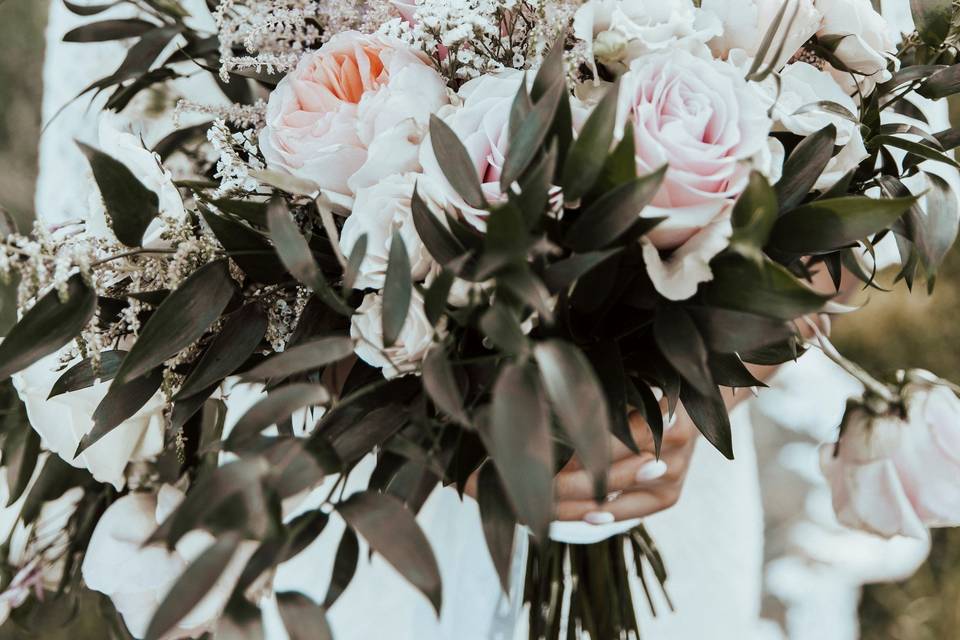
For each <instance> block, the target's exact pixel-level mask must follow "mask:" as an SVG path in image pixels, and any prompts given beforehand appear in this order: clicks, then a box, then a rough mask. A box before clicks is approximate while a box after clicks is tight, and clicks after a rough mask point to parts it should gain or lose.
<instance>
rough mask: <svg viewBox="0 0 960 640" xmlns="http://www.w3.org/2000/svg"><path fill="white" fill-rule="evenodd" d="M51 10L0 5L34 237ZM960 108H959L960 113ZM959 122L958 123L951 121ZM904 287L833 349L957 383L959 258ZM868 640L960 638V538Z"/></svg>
mask: <svg viewBox="0 0 960 640" xmlns="http://www.w3.org/2000/svg"><path fill="white" fill-rule="evenodd" d="M47 4H48V2H47V0H0V42H2V43H3V44H4V46H3V51H4V55H3V56H2V57H0V207H2V208H4V209H6V210H7V211H8V212H9V213H10V214H11V215H12V216H13V218H14V220H15V221H16V223H17V226H18V228H19V229H20V230H27V229H28V228H29V224H30V219H31V217H32V210H33V204H32V203H33V192H34V184H35V180H36V173H37V143H38V139H39V136H40V130H41V122H40V98H41V90H42V84H43V83H42V76H41V68H42V63H43V43H44V39H43V28H44V24H45V20H46V9H47ZM954 106H956V105H954ZM955 121H956V119H955ZM922 289H923V288H922V287H919V288H918V289H917V290H916V291H914V292H913V293H910V292H908V291H907V290H906V288H905V287H904V286H903V285H902V284H900V285H898V286H897V288H896V290H895V291H894V293H892V294H888V295H884V296H876V297H874V298H873V299H872V301H871V302H870V304H869V305H868V307H867V308H866V309H864V310H863V311H861V312H860V313H857V314H854V316H853V317H852V318H845V319H844V320H843V321H842V322H838V323H837V326H836V328H835V334H834V335H835V342H836V343H837V345H838V346H839V347H840V348H841V350H843V351H845V352H846V353H847V354H848V355H849V356H851V357H853V359H855V360H857V361H859V362H860V363H862V364H863V365H865V366H867V368H868V369H870V370H871V371H872V372H873V373H876V374H883V373H889V372H891V371H893V370H896V369H898V368H901V367H904V366H907V365H908V364H909V365H911V366H920V367H923V368H926V369H930V370H931V371H934V372H936V373H937V374H938V375H941V376H944V377H947V378H950V379H953V380H960V322H958V313H960V255H958V252H954V253H953V254H952V256H951V258H950V259H949V260H948V262H947V264H946V265H945V267H944V269H943V271H942V273H941V276H940V278H939V281H938V283H937V288H936V291H935V293H934V295H933V296H928V295H927V294H926V292H925V291H923V290H922ZM860 622H861V630H862V631H861V634H862V636H861V637H862V638H864V639H865V640H956V638H958V637H960V631H958V630H960V530H953V531H951V530H939V531H936V532H934V536H933V551H932V553H931V555H930V559H929V560H928V561H927V562H926V563H925V564H924V565H923V566H922V567H921V568H920V570H919V571H918V572H917V573H916V574H915V575H914V576H913V577H912V578H910V579H908V580H906V581H904V582H901V583H897V584H884V585H870V586H868V587H866V588H865V589H864V592H863V596H862V600H861V604H860Z"/></svg>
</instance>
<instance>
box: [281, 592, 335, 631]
mask: <svg viewBox="0 0 960 640" xmlns="http://www.w3.org/2000/svg"><path fill="white" fill-rule="evenodd" d="M277 608H279V609H280V618H281V619H282V620H283V626H284V627H285V628H286V630H287V636H288V637H289V638H290V640H333V632H332V631H331V630H330V623H329V622H327V614H326V612H325V611H324V610H323V607H321V606H320V605H318V604H317V603H316V602H314V601H313V600H311V599H310V598H308V597H307V596H305V595H303V594H302V593H297V592H295V591H281V592H280V593H278V594H277Z"/></svg>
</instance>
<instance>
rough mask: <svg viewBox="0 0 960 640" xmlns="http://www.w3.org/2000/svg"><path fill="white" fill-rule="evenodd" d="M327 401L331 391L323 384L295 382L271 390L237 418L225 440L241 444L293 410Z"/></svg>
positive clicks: (292, 412) (285, 417) (284, 418)
mask: <svg viewBox="0 0 960 640" xmlns="http://www.w3.org/2000/svg"><path fill="white" fill-rule="evenodd" d="M329 401H330V393H329V392H328V391H327V390H326V388H325V387H323V385H319V384H309V383H298V384H290V385H286V386H284V387H278V388H276V389H272V390H271V391H270V392H269V394H268V395H267V397H266V398H264V399H263V400H261V401H260V402H258V403H257V404H255V405H253V407H251V408H250V409H249V410H248V411H247V412H246V413H245V414H243V416H242V417H241V418H240V419H239V420H238V421H237V424H236V426H234V427H233V431H231V432H230V435H229V436H228V439H229V441H230V442H231V443H240V442H242V441H243V440H245V439H248V438H252V437H254V436H256V435H257V434H258V433H260V432H261V431H263V430H264V429H266V428H267V427H269V426H270V425H273V424H277V423H279V422H281V421H283V420H286V419H287V418H289V417H290V416H292V415H293V414H294V413H295V412H296V411H298V410H300V409H303V408H306V407H314V406H320V405H325V404H326V403H328V402H329Z"/></svg>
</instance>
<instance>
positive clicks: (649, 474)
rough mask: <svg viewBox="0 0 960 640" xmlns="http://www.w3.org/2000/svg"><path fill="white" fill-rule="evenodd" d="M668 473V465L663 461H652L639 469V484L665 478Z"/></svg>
mask: <svg viewBox="0 0 960 640" xmlns="http://www.w3.org/2000/svg"><path fill="white" fill-rule="evenodd" d="M666 472H667V463H666V462H664V461H663V460H651V461H650V462H647V463H646V464H644V465H643V466H642V467H640V468H639V469H637V482H649V481H650V480H656V479H657V478H660V477H663V475H664V474H665V473H666Z"/></svg>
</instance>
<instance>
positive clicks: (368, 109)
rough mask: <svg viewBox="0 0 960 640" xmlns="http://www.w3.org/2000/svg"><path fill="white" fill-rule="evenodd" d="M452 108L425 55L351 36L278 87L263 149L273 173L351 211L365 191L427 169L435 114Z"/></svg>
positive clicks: (312, 56)
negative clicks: (424, 159)
mask: <svg viewBox="0 0 960 640" xmlns="http://www.w3.org/2000/svg"><path fill="white" fill-rule="evenodd" d="M446 103H447V90H446V85H445V83H444V81H443V78H441V77H440V75H439V74H437V72H436V71H435V70H434V69H433V68H432V67H431V66H430V64H429V62H428V61H427V59H426V58H425V56H423V55H422V54H420V53H419V52H416V51H414V50H413V49H411V48H410V47H408V46H407V45H405V44H404V43H402V42H400V41H398V40H393V39H390V38H386V37H382V36H367V35H363V34H360V33H357V32H352V31H350V32H344V33H340V34H337V35H335V36H334V37H333V38H331V39H330V41H329V42H327V43H326V44H324V45H323V47H321V48H320V49H319V50H317V51H313V52H310V53H307V54H306V55H304V56H303V58H301V60H300V62H299V64H298V65H297V67H296V69H294V70H293V71H292V72H291V73H290V74H289V75H287V76H286V77H285V78H284V79H283V80H281V81H280V83H279V84H278V85H277V87H276V89H275V90H274V91H273V93H272V94H271V95H270V100H269V102H268V105H267V123H266V126H265V127H264V129H263V131H262V132H261V134H260V149H261V151H262V152H263V155H264V157H265V158H266V160H267V164H268V165H269V166H270V167H271V168H275V169H276V168H279V169H282V170H285V171H288V172H289V173H291V174H293V175H295V176H297V177H300V178H304V179H307V180H310V181H312V182H313V183H315V184H317V185H318V186H319V187H320V188H321V189H322V190H323V191H324V192H325V193H326V194H327V195H328V196H329V197H330V199H331V200H332V201H334V202H335V203H338V204H342V205H344V206H349V204H350V203H351V202H352V198H353V195H354V193H355V192H356V190H357V189H358V188H360V187H362V186H367V185H370V184H374V183H376V182H377V181H378V180H379V179H381V178H384V177H386V176H388V175H392V174H394V173H404V172H407V171H416V170H418V169H419V161H418V149H419V146H420V143H421V141H422V139H423V136H424V135H425V132H426V127H427V124H428V122H429V117H430V114H431V113H433V112H435V111H436V110H438V109H439V108H440V107H441V106H443V105H444V104H446Z"/></svg>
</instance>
